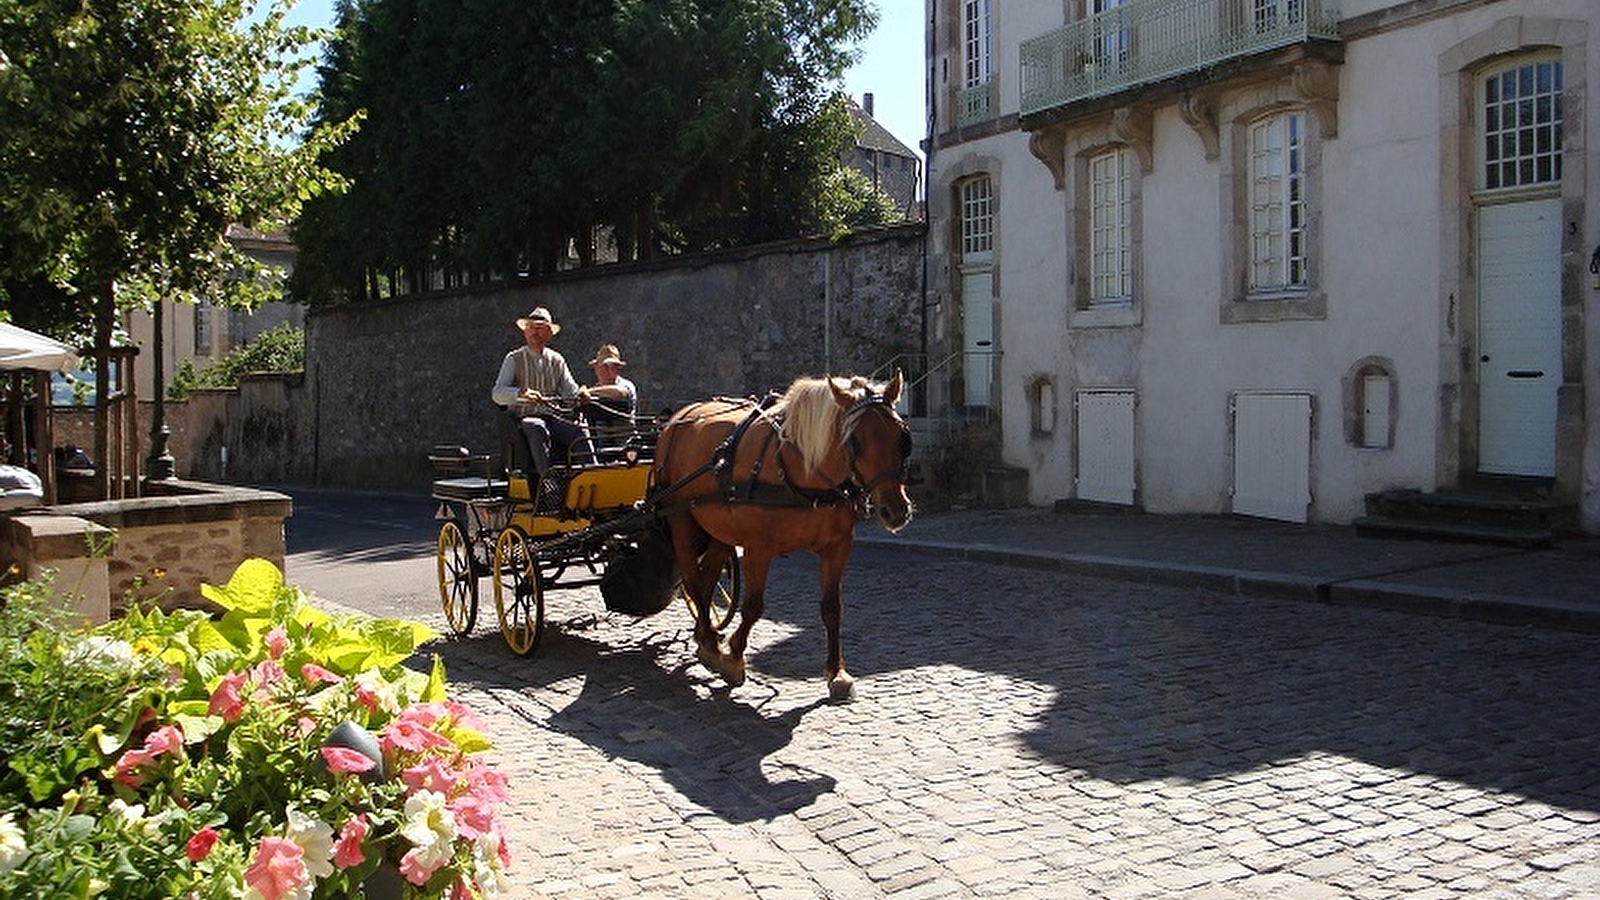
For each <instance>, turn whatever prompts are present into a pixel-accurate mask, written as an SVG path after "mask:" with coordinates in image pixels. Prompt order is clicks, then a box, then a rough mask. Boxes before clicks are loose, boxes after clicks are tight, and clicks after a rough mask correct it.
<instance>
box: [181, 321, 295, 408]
mask: <svg viewBox="0 0 1600 900" xmlns="http://www.w3.org/2000/svg"><path fill="white" fill-rule="evenodd" d="M305 368H306V332H305V329H303V328H299V327H296V326H294V325H290V324H288V323H285V324H282V325H279V326H277V327H276V328H273V329H271V330H269V331H264V332H262V333H261V334H259V335H257V336H256V338H255V340H252V341H251V342H250V343H248V344H245V345H243V346H241V347H235V348H233V349H232V350H230V351H228V355H227V356H224V357H223V358H222V359H219V360H217V361H216V362H215V363H212V364H211V365H209V366H206V367H205V368H204V369H200V368H197V367H196V366H195V364H194V362H193V361H192V360H187V359H186V360H183V361H182V362H180V363H178V371H176V372H174V373H173V375H172V382H171V383H170V384H168V385H167V399H168V400H182V399H184V398H185V397H188V396H189V392H190V391H192V390H194V389H195V388H205V387H238V386H239V381H240V379H242V378H244V376H246V375H250V374H253V373H256V372H303V371H305Z"/></svg>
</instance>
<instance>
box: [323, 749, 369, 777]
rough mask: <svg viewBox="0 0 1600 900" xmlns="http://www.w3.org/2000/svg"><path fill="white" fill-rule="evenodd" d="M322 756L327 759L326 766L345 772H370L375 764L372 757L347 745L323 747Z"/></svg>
mask: <svg viewBox="0 0 1600 900" xmlns="http://www.w3.org/2000/svg"><path fill="white" fill-rule="evenodd" d="M322 758H323V759H324V760H326V761H327V763H328V768H330V769H332V770H333V771H335V772H344V773H347V774H350V773H355V774H359V773H361V772H370V771H372V768H373V767H374V766H376V765H377V763H376V762H374V761H373V759H372V757H370V756H368V755H366V754H365V753H362V752H360V751H357V750H351V749H350V748H349V747H323V748H322Z"/></svg>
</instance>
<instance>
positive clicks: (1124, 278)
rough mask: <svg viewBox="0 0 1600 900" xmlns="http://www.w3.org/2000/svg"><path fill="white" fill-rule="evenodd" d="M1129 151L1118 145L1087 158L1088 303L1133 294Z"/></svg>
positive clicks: (1116, 300)
mask: <svg viewBox="0 0 1600 900" xmlns="http://www.w3.org/2000/svg"><path fill="white" fill-rule="evenodd" d="M1131 155H1132V154H1131V151H1129V150H1128V149H1127V148H1126V147H1118V148H1116V149H1114V150H1110V151H1108V152H1105V153H1100V154H1097V155H1095V156H1093V157H1091V158H1090V159H1089V303H1090V305H1091V306H1093V305H1096V304H1102V303H1127V302H1129V301H1130V300H1132V297H1133V225H1132V205H1133V202H1132V195H1133V191H1132V184H1131V183H1132V175H1131V174H1130V172H1129V166H1130V161H1129V157H1130V156H1131Z"/></svg>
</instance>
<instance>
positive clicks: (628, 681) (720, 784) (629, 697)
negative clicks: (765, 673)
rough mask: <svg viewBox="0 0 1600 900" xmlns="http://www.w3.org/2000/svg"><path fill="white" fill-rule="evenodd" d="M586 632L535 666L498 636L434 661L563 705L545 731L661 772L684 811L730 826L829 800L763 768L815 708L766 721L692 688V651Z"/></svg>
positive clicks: (446, 645)
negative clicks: (686, 804)
mask: <svg viewBox="0 0 1600 900" xmlns="http://www.w3.org/2000/svg"><path fill="white" fill-rule="evenodd" d="M676 612H680V613H681V612H682V611H681V610H676ZM683 616H684V620H685V621H687V614H686V613H685V614H683ZM581 629H582V625H581V624H579V625H577V626H574V624H573V623H572V622H568V623H565V624H563V625H560V626H557V627H554V628H547V630H546V632H545V637H544V642H543V643H542V644H541V645H540V647H539V649H538V651H537V652H536V653H535V654H534V656H533V657H532V658H530V659H519V658H516V657H514V656H512V655H511V653H510V651H509V650H508V649H507V648H506V646H505V644H504V642H503V641H502V640H501V638H500V636H499V634H497V633H493V632H491V633H488V634H484V635H481V636H480V635H475V636H472V637H469V638H467V639H456V640H450V641H443V642H440V643H438V644H435V645H431V646H430V647H429V648H428V650H429V651H430V652H434V653H438V655H439V656H440V658H441V659H442V660H443V661H444V664H445V667H446V670H447V671H448V672H449V673H450V679H451V681H452V682H467V683H472V684H473V685H474V686H475V687H478V688H482V689H488V690H491V691H502V690H511V691H518V692H523V693H524V696H527V692H529V691H531V690H533V689H539V690H540V691H541V693H542V694H548V693H549V692H550V691H556V692H558V693H560V694H561V695H562V696H563V697H564V699H565V702H564V703H562V704H561V706H560V708H557V709H539V710H537V711H536V712H535V715H534V718H536V719H537V720H538V721H539V722H540V724H542V725H543V726H545V727H549V728H551V729H554V730H556V731H559V732H561V733H563V734H566V735H569V736H571V737H573V738H576V739H578V740H581V741H583V742H584V743H585V744H587V745H589V746H590V747H593V748H594V749H596V750H598V751H600V752H601V753H603V754H605V755H607V756H608V757H614V758H619V759H625V760H629V761H631V762H634V763H637V764H640V765H644V766H649V767H650V768H652V769H655V770H657V771H658V772H660V773H661V777H662V778H663V779H664V780H665V781H667V782H668V783H669V784H671V785H672V786H673V787H674V788H675V789H676V790H677V791H678V792H680V793H681V794H682V795H683V796H684V797H685V798H686V799H687V800H689V801H691V802H692V803H694V804H696V805H698V806H700V807H703V808H704V809H706V810H708V811H710V812H711V813H713V814H715V815H717V816H718V817H720V818H722V819H724V820H726V821H728V822H750V821H755V820H769V819H772V818H775V817H777V816H781V815H785V814H788V813H792V812H795V811H796V810H799V809H803V808H805V807H807V806H810V805H811V804H812V803H814V802H815V801H816V799H817V798H818V797H819V796H821V795H823V794H825V793H828V792H831V791H832V790H833V789H834V787H835V780H834V778H833V777H831V776H829V775H826V774H823V773H820V772H817V771H813V770H802V769H798V768H795V767H792V766H784V767H781V768H777V767H774V766H772V765H771V764H768V763H766V762H765V761H766V760H767V758H768V757H770V756H772V755H774V754H775V753H777V752H778V751H779V750H781V749H782V748H784V747H785V746H787V745H788V744H789V742H790V741H791V740H792V739H793V736H794V731H795V728H796V727H797V726H798V725H799V723H800V720H801V719H802V718H803V717H804V716H805V715H806V714H807V713H809V712H811V711H812V710H814V709H816V708H818V707H819V706H821V705H823V704H822V700H821V699H819V700H818V701H816V702H813V703H810V704H806V705H801V706H793V707H790V708H787V709H781V710H765V709H763V708H761V707H760V706H754V705H751V703H749V702H748V701H747V699H746V698H743V697H741V698H738V699H733V698H730V697H729V696H728V693H729V692H728V691H727V689H726V688H722V687H720V686H719V687H717V688H715V689H712V688H710V686H709V683H708V681H707V680H705V679H703V678H700V677H697V676H698V675H703V674H704V673H703V672H702V671H700V670H698V669H696V670H695V671H694V672H691V671H690V667H691V657H690V656H689V655H688V654H687V648H686V646H685V645H684V644H683V642H682V641H681V640H679V638H678V636H677V635H676V634H674V633H672V632H662V631H658V632H654V633H648V632H647V633H646V634H645V636H644V637H643V638H642V639H635V640H631V641H620V640H617V639H616V638H615V636H614V635H608V636H605V637H604V638H599V637H591V636H589V635H587V634H584V633H583V632H582V630H581ZM629 630H630V631H632V630H634V629H629ZM708 693H709V694H710V696H707V694H708ZM530 702H532V701H530ZM764 705H765V704H763V706H764ZM529 727H538V726H535V725H531V724H530V725H529Z"/></svg>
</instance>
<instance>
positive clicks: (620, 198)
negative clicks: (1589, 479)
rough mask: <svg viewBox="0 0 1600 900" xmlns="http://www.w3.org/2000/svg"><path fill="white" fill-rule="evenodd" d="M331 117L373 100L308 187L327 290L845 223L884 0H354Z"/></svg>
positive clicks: (331, 92)
mask: <svg viewBox="0 0 1600 900" xmlns="http://www.w3.org/2000/svg"><path fill="white" fill-rule="evenodd" d="M337 12H338V20H337V24H336V27H335V33H334V36H333V38H332V40H331V41H330V44H329V50H328V53H327V55H326V57H325V59H324V62H323V64H322V65H321V66H320V68H319V73H320V76H321V88H320V94H319V98H320V109H319V115H320V116H321V117H322V118H323V119H325V120H327V121H341V120H343V119H345V118H347V117H349V116H351V115H353V114H357V113H360V114H363V115H364V116H365V120H364V123H363V125H362V129H361V133H360V134H359V135H357V136H356V137H355V138H353V139H352V140H351V141H350V142H349V143H348V144H346V145H345V146H343V147H341V148H340V149H339V150H337V151H336V152H335V153H334V154H333V155H332V156H331V157H330V165H331V167H332V168H334V169H336V170H337V171H338V172H339V173H340V174H342V175H343V176H344V177H345V178H346V179H348V181H349V183H350V185H351V189H350V191H349V192H347V193H345V194H343V195H340V196H328V197H323V198H318V199H317V200H316V201H314V202H313V203H311V204H308V206H307V208H306V211H305V215H304V216H303V217H302V218H301V220H300V223H299V226H298V228H297V231H296V243H297V245H298V246H299V248H300V257H299V259H298V261H297V264H296V271H295V276H294V279H293V286H294V290H295V292H296V295H297V296H298V297H299V298H301V299H306V300H309V301H311V302H341V301H344V300H352V299H367V298H375V297H378V296H383V295H386V294H390V293H401V292H414V291H418V290H422V289H425V288H427V287H431V286H437V285H452V284H458V283H467V282H473V281H477V280H482V279H486V278H490V277H496V276H502V275H509V274H513V273H519V272H534V273H539V272H547V271H551V270H553V269H554V268H555V267H556V266H557V264H558V261H559V260H560V259H562V258H563V257H564V256H565V255H566V254H567V252H568V249H569V247H570V248H573V249H574V250H575V251H576V254H577V256H578V259H579V261H580V263H582V264H588V263H591V262H593V261H594V259H595V257H596V254H597V248H596V241H597V238H599V237H601V236H603V237H604V238H605V239H607V240H609V241H611V242H613V243H614V246H615V250H616V255H617V257H618V258H621V259H641V258H649V257H652V256H655V255H658V254H662V253H677V252H688V251H696V250H704V249H713V248H718V247H725V246H733V245H740V244H748V243H752V242H757V241H763V240H771V239H776V238H783V237H791V236H797V235H804V234H813V233H819V232H821V233H826V232H830V231H833V230H836V229H835V226H836V224H837V223H836V222H834V221H833V220H831V219H830V218H829V216H830V214H831V213H830V207H829V206H828V205H827V204H825V203H823V202H822V200H821V191H820V188H821V187H822V185H823V184H824V183H825V182H827V180H828V179H829V177H830V175H831V174H832V173H834V172H835V171H836V170H837V169H838V168H839V165H840V163H839V159H840V155H841V153H842V151H843V150H844V149H846V148H847V147H849V146H850V142H851V141H852V140H853V133H852V127H853V126H852V123H851V120H850V118H849V115H848V113H847V112H846V110H845V107H844V103H843V101H842V98H835V97H832V96H831V94H832V89H831V85H833V84H834V83H836V82H837V80H838V78H839V77H840V76H841V75H842V73H843V72H844V70H845V68H846V67H847V66H848V65H849V63H850V62H851V61H853V59H854V55H855V53H856V51H855V50H854V44H855V42H856V41H858V40H860V39H861V38H862V37H864V36H865V35H866V34H867V33H869V31H870V30H871V28H872V27H873V26H874V24H875V21H876V14H875V13H874V12H873V10H872V9H871V7H870V5H869V0H560V2H557V0H340V5H339V7H338V11H337Z"/></svg>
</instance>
